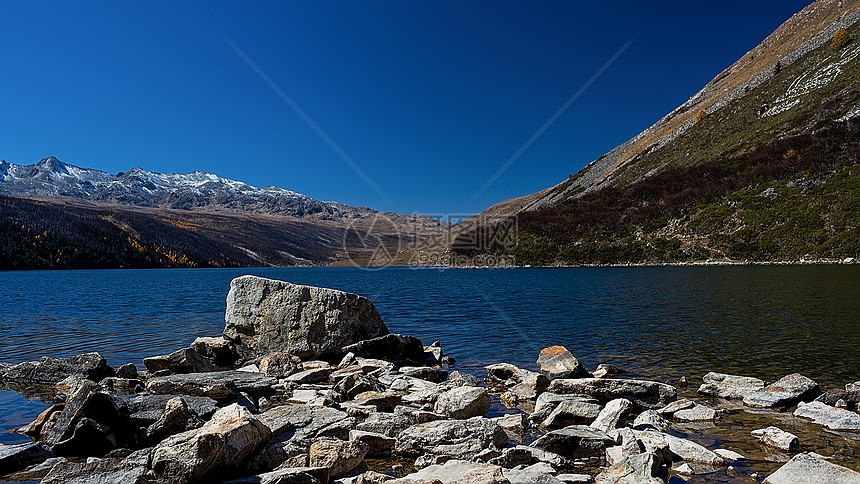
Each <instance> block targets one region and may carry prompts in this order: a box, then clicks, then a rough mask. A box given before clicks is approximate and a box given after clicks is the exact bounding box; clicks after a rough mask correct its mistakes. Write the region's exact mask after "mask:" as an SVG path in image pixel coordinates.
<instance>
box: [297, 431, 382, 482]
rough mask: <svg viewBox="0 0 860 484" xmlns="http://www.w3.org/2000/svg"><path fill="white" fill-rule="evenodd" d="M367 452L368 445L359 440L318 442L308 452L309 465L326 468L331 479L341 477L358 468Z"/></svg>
mask: <svg viewBox="0 0 860 484" xmlns="http://www.w3.org/2000/svg"><path fill="white" fill-rule="evenodd" d="M367 450H368V446H367V444H365V443H364V442H361V441H358V440H351V441H349V442H346V441H343V440H318V441H316V442H314V443H313V444H311V447H310V450H309V451H308V465H309V466H310V467H325V468H327V469H328V470H329V476H330V477H339V476H342V475H344V474H346V473H347V472H349V471H351V470H353V469H355V468H356V467H358V465H359V464H361V463H362V462H363V461H364V456H365V455H367Z"/></svg>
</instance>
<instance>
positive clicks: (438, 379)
mask: <svg viewBox="0 0 860 484" xmlns="http://www.w3.org/2000/svg"><path fill="white" fill-rule="evenodd" d="M400 373H402V374H403V375H406V376H408V377H412V378H420V379H421V380H427V381H429V382H433V383H442V382H444V381H446V380H447V379H448V370H444V369H442V368H438V367H435V366H403V367H401V368H400Z"/></svg>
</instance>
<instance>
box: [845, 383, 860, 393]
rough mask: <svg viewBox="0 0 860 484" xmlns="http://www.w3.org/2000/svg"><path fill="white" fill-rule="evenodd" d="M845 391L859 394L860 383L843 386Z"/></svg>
mask: <svg viewBox="0 0 860 484" xmlns="http://www.w3.org/2000/svg"><path fill="white" fill-rule="evenodd" d="M845 390H846V391H849V392H860V381H856V382H854V383H849V384H847V385H845Z"/></svg>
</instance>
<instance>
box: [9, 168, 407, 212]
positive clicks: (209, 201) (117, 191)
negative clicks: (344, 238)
mask: <svg viewBox="0 0 860 484" xmlns="http://www.w3.org/2000/svg"><path fill="white" fill-rule="evenodd" d="M0 194H4V195H12V196H26V197H33V196H36V197H56V196H64V197H73V198H80V199H85V200H89V201H93V202H110V203H118V204H122V205H134V206H138V207H161V208H170V209H180V210H203V209H205V210H212V211H233V212H243V213H255V214H268V215H280V216H291V217H297V218H314V219H322V220H337V219H347V220H349V219H354V218H359V217H363V216H368V215H375V214H379V213H380V212H379V211H377V210H374V209H371V208H367V207H356V206H350V205H346V204H343V203H338V202H325V201H321V200H316V199H313V198H311V197H308V196H306V195H302V194H300V193H296V192H294V191H290V190H286V189H283V188H279V187H276V186H274V185H270V186H267V187H263V188H257V187H254V186H251V185H248V184H246V183H243V182H240V181H235V180H230V179H227V178H222V177H220V176H218V175H215V174H211V173H205V172H202V171H194V172H191V173H188V174H177V173H169V174H162V173H155V172H151V171H147V170H144V169H142V168H132V169H131V170H128V171H125V172H120V173H117V174H116V175H111V174H109V173H106V172H104V171H101V170H95V169H90V168H81V167H78V166H75V165H71V164H68V163H63V162H62V161H60V160H58V159H57V158H55V157H53V156H49V157H47V158H44V159H42V160H41V161H39V162H38V163H35V164H32V165H16V164H12V163H8V162H6V161H5V160H0ZM386 215H387V216H390V217H394V218H397V219H402V218H404V217H408V216H405V215H401V214H387V213H386Z"/></svg>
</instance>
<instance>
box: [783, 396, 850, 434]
mask: <svg viewBox="0 0 860 484" xmlns="http://www.w3.org/2000/svg"><path fill="white" fill-rule="evenodd" d="M794 415H795V416H797V417H804V418H810V419H812V420H813V421H814V422H815V423H817V424H818V425H823V426H825V427H827V428H829V429H831V430H860V414H858V413H857V412H852V411H851V410H845V409H844V408H836V407H831V406H830V405H827V404H824V403H822V402H810V403H806V404H804V403H801V404H799V405H798V406H797V410H795V411H794Z"/></svg>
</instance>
